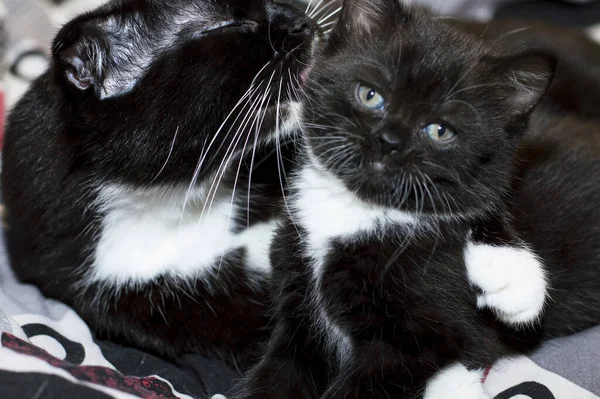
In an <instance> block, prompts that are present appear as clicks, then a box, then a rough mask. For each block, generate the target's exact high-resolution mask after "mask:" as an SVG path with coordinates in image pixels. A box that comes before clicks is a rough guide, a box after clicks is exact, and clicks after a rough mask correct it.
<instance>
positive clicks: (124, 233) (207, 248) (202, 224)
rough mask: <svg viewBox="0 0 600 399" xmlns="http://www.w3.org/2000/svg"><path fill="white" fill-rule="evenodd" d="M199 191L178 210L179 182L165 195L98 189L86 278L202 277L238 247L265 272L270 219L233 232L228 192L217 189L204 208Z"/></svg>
mask: <svg viewBox="0 0 600 399" xmlns="http://www.w3.org/2000/svg"><path fill="white" fill-rule="evenodd" d="M203 191H206V190H203V189H202V188H200V189H197V190H196V191H193V192H192V193H191V195H190V196H188V203H187V204H186V205H185V210H184V200H185V198H186V192H187V188H186V187H184V186H181V187H180V188H175V189H171V190H170V192H169V191H167V192H169V194H168V195H165V194H162V195H160V194H159V193H158V192H153V191H152V190H150V189H146V190H145V189H139V188H138V189H131V188H128V187H126V186H121V185H112V186H110V187H106V188H104V189H102V190H101V192H100V195H99V199H98V201H99V207H100V209H101V210H102V211H103V212H102V214H103V217H102V222H101V232H100V238H99V241H98V245H97V247H96V250H95V252H94V254H93V266H92V269H91V273H90V274H89V275H88V278H89V279H90V281H89V282H96V281H102V282H106V283H108V284H110V285H114V286H124V285H130V284H134V285H135V284H144V283H149V282H151V281H153V280H154V279H156V278H157V277H159V276H161V275H166V276H168V277H170V278H174V279H189V278H197V277H200V278H202V277H203V276H205V275H206V274H207V273H210V272H213V271H216V268H218V266H219V259H221V258H222V257H223V256H224V255H226V254H227V253H229V252H230V251H232V250H235V249H238V248H242V247H243V248H246V261H247V266H248V267H249V268H250V269H254V270H256V271H259V272H263V273H264V272H267V273H268V272H269V271H270V262H269V256H268V254H269V245H270V242H271V239H272V236H273V232H274V229H275V227H276V222H275V221H272V222H266V223H260V224H256V225H253V226H251V227H250V228H249V229H244V230H242V231H241V232H239V233H236V232H235V231H234V229H235V227H236V225H235V222H234V221H232V220H231V219H232V218H233V217H235V215H236V214H237V212H238V208H237V206H236V205H235V204H233V205H232V204H231V193H220V194H218V195H217V198H216V199H215V202H214V203H213V204H212V206H211V209H210V210H209V209H208V206H206V209H204V205H203V204H204V203H205V202H204V201H197V199H198V198H202V197H203V196H204V193H203ZM161 192H162V191H161Z"/></svg>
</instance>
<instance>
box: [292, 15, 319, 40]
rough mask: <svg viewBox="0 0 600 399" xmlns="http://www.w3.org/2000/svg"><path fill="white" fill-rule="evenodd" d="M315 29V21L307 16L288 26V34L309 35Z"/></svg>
mask: <svg viewBox="0 0 600 399" xmlns="http://www.w3.org/2000/svg"><path fill="white" fill-rule="evenodd" d="M314 29H315V23H314V22H313V21H312V20H311V19H308V18H305V19H304V20H303V21H296V23H295V24H293V25H291V26H290V30H289V34H290V35H291V36H302V37H305V38H307V37H310V36H311V35H312V33H313V31H314Z"/></svg>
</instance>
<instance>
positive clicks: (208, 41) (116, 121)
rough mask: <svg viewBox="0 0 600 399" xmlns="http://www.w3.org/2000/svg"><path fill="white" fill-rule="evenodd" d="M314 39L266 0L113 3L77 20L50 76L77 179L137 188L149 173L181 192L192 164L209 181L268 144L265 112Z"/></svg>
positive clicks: (309, 27) (296, 17)
mask: <svg viewBox="0 0 600 399" xmlns="http://www.w3.org/2000/svg"><path fill="white" fill-rule="evenodd" d="M314 36H315V29H314V24H313V23H312V21H311V20H309V19H308V18H307V16H306V15H305V14H304V13H303V12H301V11H298V10H296V9H294V8H292V7H291V6H288V5H284V4H280V3H277V2H275V1H273V0H169V1H164V0H113V1H111V2H109V3H108V4H107V5H106V6H103V7H101V8H99V9H98V10H95V11H92V12H90V13H87V14H84V15H82V16H80V17H78V18H76V19H75V20H73V21H71V22H70V23H68V24H67V25H66V26H65V27H64V28H63V29H62V30H61V31H60V33H59V34H58V36H57V38H56V39H55V42H54V46H53V64H52V68H51V71H50V73H51V74H52V76H53V77H54V79H55V81H56V82H58V84H59V85H60V86H61V88H62V90H63V91H64V93H65V96H66V98H68V100H69V105H70V108H69V110H70V115H71V116H70V118H71V120H70V125H69V127H68V131H69V134H70V136H69V138H70V140H72V141H73V146H75V147H76V148H77V156H78V159H77V161H78V162H79V164H78V167H80V168H81V167H83V166H82V165H81V164H82V163H83V164H85V166H87V167H90V168H95V169H100V170H97V173H96V174H97V175H102V176H109V177H110V178H115V179H119V180H122V181H127V182H134V183H137V184H149V183H150V182H151V181H154V180H156V179H154V177H155V176H157V174H158V173H159V170H160V171H161V173H160V176H159V179H158V180H157V181H158V182H174V181H175V182H176V181H179V180H186V181H188V182H189V180H190V178H191V176H192V174H193V173H194V170H195V168H196V166H197V165H199V161H201V160H203V161H204V162H202V165H201V168H199V173H200V176H199V177H200V179H201V178H202V176H203V175H204V174H211V173H214V172H215V169H216V168H218V166H219V165H220V163H221V160H222V159H224V158H225V159H233V158H234V157H235V156H239V155H240V153H242V152H243V151H242V150H243V149H244V148H245V149H246V152H248V151H251V150H252V148H253V145H254V144H255V142H256V141H258V142H259V143H260V142H261V140H262V139H269V138H270V137H263V135H260V138H259V137H258V136H259V135H258V134H257V137H256V139H255V132H256V131H257V130H258V127H259V126H261V127H263V128H264V129H263V130H265V131H266V130H268V131H269V134H270V132H272V130H273V129H272V128H273V127H274V126H272V125H274V119H275V117H274V115H275V112H274V109H275V106H276V104H282V105H284V104H286V103H288V102H289V101H291V100H292V97H293V96H292V92H293V90H292V89H291V86H292V85H294V80H295V79H297V77H298V75H299V73H300V70H301V68H303V65H305V64H306V63H307V62H308V60H309V58H310V55H311V53H312V47H313V39H314ZM283 108H285V107H283ZM281 113H282V114H285V109H282V110H281ZM224 121H225V122H224ZM269 127H270V128H271V129H269ZM267 136H268V134H267ZM166 161H168V162H166ZM165 162H166V163H165ZM163 165H164V167H163ZM161 167H163V168H162V169H161ZM197 177H198V176H197Z"/></svg>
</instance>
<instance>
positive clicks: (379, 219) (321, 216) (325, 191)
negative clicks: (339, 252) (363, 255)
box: [291, 165, 417, 361]
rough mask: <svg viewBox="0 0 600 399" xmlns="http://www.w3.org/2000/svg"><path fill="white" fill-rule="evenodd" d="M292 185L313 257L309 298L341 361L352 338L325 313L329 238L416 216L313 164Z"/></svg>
mask: <svg viewBox="0 0 600 399" xmlns="http://www.w3.org/2000/svg"><path fill="white" fill-rule="evenodd" d="M295 188H296V190H297V195H296V196H295V197H294V198H293V201H292V203H291V208H292V213H293V215H294V222H295V223H297V224H298V225H300V226H302V227H303V228H304V229H306V231H307V236H306V237H303V239H304V248H305V251H307V255H308V256H309V257H310V258H312V259H313V263H312V265H311V266H312V271H313V279H314V284H315V289H314V292H315V296H314V297H313V298H311V301H312V305H313V307H314V309H315V310H316V312H317V314H318V316H319V321H320V322H321V323H322V325H321V327H322V328H323V330H324V331H323V332H324V333H325V335H326V336H327V337H328V338H329V339H330V343H329V344H330V347H331V348H333V349H335V350H337V352H338V353H339V355H340V358H341V360H342V361H344V360H345V359H346V357H347V355H349V353H350V352H351V350H352V346H351V341H350V339H349V337H348V336H347V335H346V334H345V333H344V332H343V330H342V329H341V328H340V327H339V326H337V325H336V324H335V323H333V322H332V321H331V319H330V318H329V316H328V315H327V312H326V310H325V307H324V306H323V297H322V295H321V279H322V273H323V265H324V262H325V258H326V256H327V254H328V252H329V245H330V243H331V241H332V240H333V239H335V238H344V239H349V240H352V239H353V238H355V237H358V236H361V235H370V234H377V233H378V231H380V229H381V228H382V227H384V226H385V225H386V224H389V223H395V224H399V225H416V223H417V220H416V218H415V217H413V216H412V215H410V214H408V213H405V212H401V211H398V210H394V209H388V208H384V207H380V206H375V205H371V204H367V203H365V202H364V201H362V200H360V199H359V198H358V197H357V196H356V195H355V194H353V193H351V192H350V191H348V190H347V189H346V187H345V186H344V185H343V183H342V182H341V181H340V180H339V179H338V178H336V177H335V176H333V175H332V174H331V173H328V172H326V171H324V170H323V169H322V168H319V167H318V166H315V165H311V166H307V167H304V168H303V169H302V170H301V171H300V172H299V175H298V176H297V177H296V179H295ZM374 267H376V266H375V265H374Z"/></svg>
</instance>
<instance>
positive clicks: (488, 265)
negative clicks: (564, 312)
mask: <svg viewBox="0 0 600 399" xmlns="http://www.w3.org/2000/svg"><path fill="white" fill-rule="evenodd" d="M511 230H512V229H511V228H510V224H509V223H508V222H507V221H506V219H505V218H502V217H497V218H492V219H490V220H487V221H485V222H484V223H482V224H481V225H479V226H476V227H475V228H474V230H473V233H472V235H471V237H470V238H469V240H468V242H467V245H466V248H465V263H466V267H467V272H468V275H469V279H470V280H471V282H472V283H473V284H474V285H476V286H478V287H479V288H480V289H481V290H482V293H481V295H479V296H478V298H477V305H478V307H480V308H484V307H487V308H490V309H492V310H493V311H494V312H495V313H496V315H497V316H498V317H499V318H500V319H501V320H503V321H504V322H505V323H507V324H510V325H520V324H527V323H531V322H535V321H536V320H537V319H538V318H539V317H540V315H541V313H542V310H543V308H544V304H545V302H546V295H547V279H546V274H545V270H544V266H543V264H542V262H541V260H540V259H539V257H538V256H537V255H536V254H535V253H534V252H533V251H532V250H531V249H529V248H528V247H527V246H526V245H525V244H524V243H523V242H522V241H521V240H519V239H518V238H517V236H516V234H515V233H514V232H513V231H511Z"/></svg>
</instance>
